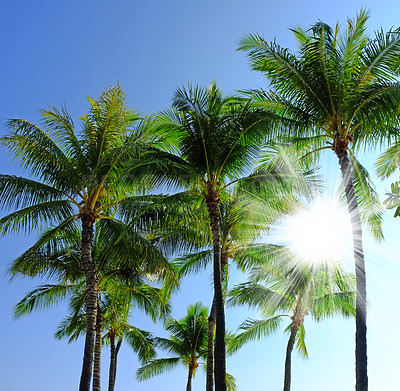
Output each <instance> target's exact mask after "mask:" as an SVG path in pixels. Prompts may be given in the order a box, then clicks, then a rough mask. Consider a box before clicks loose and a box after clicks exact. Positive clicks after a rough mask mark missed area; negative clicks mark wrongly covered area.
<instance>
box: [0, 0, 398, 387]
mask: <svg viewBox="0 0 400 391" xmlns="http://www.w3.org/2000/svg"><path fill="white" fill-rule="evenodd" d="M362 6H364V7H366V8H367V9H368V10H369V11H370V15H371V17H370V21H369V25H368V26H369V31H370V32H371V33H372V32H373V31H374V30H377V29H379V28H381V27H382V28H383V29H384V30H388V29H389V28H390V27H397V26H398V25H400V19H399V14H400V3H398V2H395V1H385V0H383V1H382V0H381V1H377V0H369V1H363V2H361V1H358V0H357V1H356V0H346V1H344V0H338V1H335V2H333V1H329V2H328V1H321V0H320V1H316V0H303V1H295V0H287V1H280V2H278V1H271V0H214V1H212V0H202V1H195V0H186V1H182V0H169V1H167V0H164V1H162V0H154V1H148V2H139V1H132V0H115V1H105V0H96V1H94V0H83V1H82V0H79V1H77V0H68V1H63V2H61V1H54V0H42V1H36V2H35V1H28V0H21V1H11V0H3V1H2V2H1V4H0V37H1V38H0V40H1V54H2V57H1V61H0V81H1V92H2V93H1V94H0V123H1V124H3V123H4V121H5V120H6V119H8V118H23V119H27V120H30V121H32V122H36V121H37V120H38V118H39V116H38V110H39V109H41V108H46V107H47V106H49V105H56V106H60V105H62V104H66V105H67V107H68V109H69V111H70V112H71V114H72V116H73V118H74V119H75V121H76V124H77V125H78V124H79V121H78V117H79V115H81V114H83V113H84V112H85V111H86V109H87V107H88V104H87V102H86V96H93V97H97V96H98V95H99V93H100V92H101V91H102V90H103V89H105V88H106V87H108V86H109V85H111V84H115V83H117V82H119V83H120V84H121V85H122V87H123V89H124V90H125V92H126V94H127V97H128V102H129V105H130V106H132V107H135V108H136V109H137V110H138V111H139V112H142V113H145V114H151V113H154V112H157V111H159V110H161V109H164V108H167V107H168V106H169V105H170V99H171V96H172V94H173V92H174V90H175V88H176V87H178V86H180V85H182V84H186V83H187V82H191V83H198V84H200V85H207V84H208V83H209V82H210V81H212V80H217V84H218V86H219V87H220V88H221V89H222V90H223V91H224V92H226V93H231V92H234V91H235V90H239V89H245V88H252V87H258V86H264V87H265V86H266V82H265V80H264V79H263V78H262V77H261V76H260V75H258V74H256V73H251V72H250V71H249V66H248V63H247V60H246V58H245V57H244V55H243V54H242V53H239V52H237V51H236V48H237V46H238V42H239V40H240V39H241V37H242V36H243V35H244V34H247V33H251V32H255V31H257V32H258V33H260V34H263V35H264V36H265V37H266V39H267V40H272V39H273V38H274V37H276V39H277V41H278V42H279V43H280V44H281V45H284V46H288V47H294V46H293V45H294V39H293V37H292V35H291V33H290V31H289V30H288V28H290V27H293V26H296V25H300V26H305V27H307V26H309V25H310V24H313V23H315V22H316V21H317V20H318V19H320V20H322V21H324V22H326V23H328V24H331V25H333V24H335V23H336V21H337V20H339V21H340V22H341V24H342V25H344V24H345V20H346V17H347V16H349V17H354V16H355V14H356V12H357V11H359V10H360V8H361V7H362ZM4 132H5V129H4V127H1V128H0V134H2V135H3V134H4ZM364 158H365V160H366V162H367V166H368V167H369V168H373V161H374V159H375V158H376V153H374V152H371V153H369V154H368V155H365V157H364ZM336 165H337V162H336V161H334V160H333V159H328V168H327V169H326V172H327V174H328V175H332V176H336V175H337V172H336V171H335V168H336ZM0 172H2V173H7V174H10V173H13V174H20V173H21V171H20V170H19V169H18V168H17V167H16V166H15V164H14V163H12V162H11V161H10V160H9V159H8V157H7V155H6V154H5V153H4V152H3V151H0ZM377 183H378V182H377ZM378 186H379V193H380V194H381V195H382V196H384V193H385V189H387V188H388V183H385V184H382V183H378ZM392 215H393V213H392V212H388V213H387V216H386V218H385V225H384V229H385V236H386V241H385V242H384V243H383V244H381V245H379V246H378V245H377V244H376V243H374V242H373V241H372V240H371V239H370V238H369V237H368V235H367V236H366V238H365V251H366V254H367V275H368V277H367V278H368V281H367V284H368V294H369V296H368V298H369V302H370V307H369V315H368V337H369V340H368V349H369V381H370V390H371V391H374V390H394V389H396V387H395V386H394V384H396V383H397V378H398V375H397V373H398V353H397V352H398V348H399V344H400V340H399V333H398V332H397V331H396V330H397V325H398V324H399V323H400V318H399V311H398V292H399V280H400V268H399V263H398V254H399V253H400V251H399V250H400V248H399V241H398V239H397V236H398V232H399V229H400V221H399V220H395V219H394V218H393V217H392ZM34 240H35V235H32V236H26V235H23V234H21V235H18V236H16V235H15V236H10V237H6V238H3V239H1V240H0V251H1V254H2V256H1V260H0V303H1V308H2V312H1V322H0V335H1V336H2V344H1V351H2V354H1V355H0V379H1V381H0V383H1V385H0V389H1V390H4V391H20V390H29V391H70V390H74V389H77V388H78V384H79V376H80V370H81V363H82V355H83V341H82V340H79V341H78V342H75V343H73V344H71V345H68V344H67V343H66V341H61V342H59V341H56V340H54V338H53V332H54V330H55V328H56V325H57V324H58V322H59V321H60V320H61V319H62V317H63V316H64V315H65V314H66V308H65V306H58V307H56V308H54V309H51V310H48V311H45V312H41V313H35V314H34V315H32V316H29V317H26V318H23V319H20V320H14V319H13V318H12V312H13V306H14V304H15V303H16V302H17V301H18V300H20V299H21V298H22V296H23V294H24V293H26V292H27V291H28V290H30V289H31V288H32V287H34V286H35V285H36V284H37V283H38V281H31V280H23V279H16V280H15V281H13V282H12V283H9V281H8V278H7V276H6V275H5V270H6V268H7V265H8V264H9V263H10V261H11V260H12V259H13V258H15V257H16V256H17V255H18V254H20V253H21V252H22V251H24V250H25V249H26V248H27V247H28V246H29V244H30V243H33V242H34ZM349 264H351V260H350V263H349ZM209 275H210V271H207V272H205V273H204V274H202V275H199V276H196V277H193V278H191V279H190V280H187V281H185V282H184V283H183V286H182V290H181V292H180V293H179V294H178V295H176V297H175V299H174V302H173V305H174V316H175V317H177V318H179V317H182V316H183V315H184V313H185V310H186V306H187V305H188V304H191V303H193V302H195V301H197V300H202V301H203V303H204V304H206V305H209V304H210V301H211V282H210V279H209ZM240 279H241V276H240V274H234V275H233V277H232V281H231V282H232V283H236V282H239V281H240ZM252 315H253V316H255V315H254V314H252ZM245 316H247V311H244V310H241V311H239V310H234V311H231V310H229V309H228V312H227V328H228V329H230V330H232V331H234V330H235V329H236V327H237V326H238V324H240V323H241V321H242V320H243V318H244V317H245ZM132 322H135V324H136V325H137V326H139V327H147V328H148V329H150V330H153V331H155V332H156V333H159V332H162V331H161V327H160V326H158V327H155V326H153V325H152V324H151V322H150V321H148V320H147V319H145V318H144V316H143V315H142V314H140V313H137V315H136V316H135V317H134V319H133V320H132ZM306 328H307V344H308V351H309V355H310V359H309V360H308V361H304V360H302V359H300V358H299V357H298V356H297V355H296V353H294V357H293V370H292V381H293V389H294V390H298V391H305V390H307V391H309V390H310V391H314V390H321V389H323V390H324V391H338V390H341V391H342V390H343V391H345V390H353V389H354V321H352V320H343V319H334V320H328V321H325V322H324V323H320V324H315V323H312V322H311V321H310V320H308V319H306ZM286 342H287V335H285V334H283V333H277V334H276V335H274V336H272V337H269V338H267V339H264V340H262V341H260V342H258V343H252V344H249V345H248V346H246V347H244V348H243V349H242V350H241V351H240V352H238V353H237V354H236V355H235V356H234V357H232V358H230V359H229V360H228V364H227V365H228V371H229V372H230V373H231V374H232V375H234V376H235V377H236V378H237V385H238V389H239V391H250V390H272V391H275V390H279V389H281V388H282V379H283V366H284V354H285V349H286ZM108 359H109V353H108V351H107V350H104V351H103V389H106V380H107V366H108ZM137 367H138V363H137V361H136V358H135V355H134V353H133V352H131V351H130V349H129V347H128V346H126V345H125V346H123V347H122V349H121V353H120V357H119V367H118V374H117V385H116V389H117V390H119V391H128V390H129V391H130V390H133V389H135V390H144V391H145V390H155V389H163V390H183V389H184V387H185V382H186V372H185V371H184V370H183V369H182V370H176V371H174V372H170V373H169V374H165V375H162V376H159V377H156V378H154V379H152V380H149V381H146V382H143V383H140V384H139V383H137V382H136V381H135V380H134V377H135V371H136V369H137ZM193 389H194V390H201V389H204V376H203V375H202V374H201V373H200V372H199V373H198V374H197V376H196V379H195V382H194V384H193Z"/></svg>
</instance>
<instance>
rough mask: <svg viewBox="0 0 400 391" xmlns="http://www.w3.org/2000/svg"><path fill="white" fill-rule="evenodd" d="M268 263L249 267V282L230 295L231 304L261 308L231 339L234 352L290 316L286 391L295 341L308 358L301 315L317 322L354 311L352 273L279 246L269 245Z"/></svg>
mask: <svg viewBox="0 0 400 391" xmlns="http://www.w3.org/2000/svg"><path fill="white" fill-rule="evenodd" d="M270 247H271V248H270V251H269V252H268V256H269V257H273V258H274V260H273V261H272V262H267V263H266V264H264V265H260V266H258V267H256V268H254V269H253V271H252V272H251V275H250V281H249V282H247V283H244V284H240V285H237V286H236V287H234V288H233V289H232V291H231V292H230V293H229V303H230V304H231V305H248V306H249V307H254V308H257V309H259V310H260V312H261V313H262V314H263V316H264V319H262V320H254V319H247V320H246V321H244V322H243V323H242V325H241V326H240V329H241V330H243V332H242V333H240V334H238V335H237V336H236V337H235V338H234V340H233V341H232V342H231V349H233V350H235V349H238V348H239V347H240V346H242V345H243V344H244V343H246V342H247V341H251V340H255V339H260V338H261V337H263V336H264V335H268V334H270V333H272V332H274V331H276V330H277V329H278V328H279V326H280V325H281V323H282V322H283V319H284V318H287V319H290V323H289V325H288V326H287V328H286V330H287V331H288V332H289V340H288V343H287V347H286V359H285V376H284V386H283V391H290V386H291V355H292V351H293V348H294V346H295V343H296V347H297V348H298V349H299V351H300V353H301V354H302V355H303V356H305V357H307V355H308V354H307V349H306V346H305V341H304V336H305V329H304V319H305V317H306V316H307V315H310V316H312V317H313V319H314V320H316V321H321V320H323V319H324V318H326V317H329V316H334V315H336V314H342V315H344V316H347V317H348V316H351V315H355V289H354V277H353V275H350V274H347V273H345V272H343V270H341V268H340V267H339V266H338V265H327V264H325V265H321V266H315V265H312V264H307V263H305V262H304V261H302V260H298V259H296V257H295V256H294V255H293V254H291V252H290V251H289V250H287V249H285V248H282V247H280V246H270Z"/></svg>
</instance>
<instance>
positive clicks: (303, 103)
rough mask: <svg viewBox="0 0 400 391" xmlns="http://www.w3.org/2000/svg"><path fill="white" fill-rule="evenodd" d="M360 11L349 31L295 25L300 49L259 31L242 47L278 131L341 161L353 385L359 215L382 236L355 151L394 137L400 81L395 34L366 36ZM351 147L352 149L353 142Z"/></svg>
mask: <svg viewBox="0 0 400 391" xmlns="http://www.w3.org/2000/svg"><path fill="white" fill-rule="evenodd" d="M367 20H368V15H367V13H366V12H365V11H364V10H361V11H360V13H359V14H358V15H357V17H356V18H355V19H354V20H351V19H349V20H348V23H347V30H346V31H345V32H343V33H342V32H341V31H340V28H339V24H337V25H336V26H335V28H331V27H329V26H328V25H326V24H325V23H322V22H319V23H316V24H315V25H313V26H311V28H310V29H308V30H304V29H302V28H300V27H298V28H295V29H292V31H293V33H294V35H295V36H296V38H297V42H298V52H297V53H293V52H291V51H290V50H289V49H286V48H283V47H281V46H279V45H278V44H277V43H276V42H275V41H274V42H272V43H268V42H266V41H265V40H264V39H263V38H262V37H261V36H259V35H257V34H253V35H249V36H247V37H245V38H244V39H243V40H242V42H241V44H240V48H239V49H240V50H243V51H244V52H246V53H247V54H248V56H249V58H250V62H251V66H252V69H253V70H257V71H260V72H262V73H263V74H265V75H266V76H267V78H268V80H269V83H270V86H271V90H270V91H268V92H266V91H253V93H252V95H253V97H254V98H255V100H256V101H257V102H258V103H259V104H261V105H263V106H264V107H265V108H266V109H267V110H270V111H272V112H274V113H275V114H277V115H279V116H280V117H281V118H282V121H283V126H281V127H279V128H277V129H278V131H277V133H278V134H279V135H280V136H283V135H286V136H290V137H291V139H292V140H293V141H294V142H295V143H296V144H297V146H298V147H299V148H303V150H305V151H307V152H308V153H310V151H311V152H313V151H320V150H323V149H331V150H333V152H334V153H335V154H336V156H337V157H338V160H339V165H340V170H341V173H342V177H343V186H344V191H345V197H346V200H347V205H348V210H349V214H350V218H351V222H352V227H353V243H354V259H355V270H356V279H357V316H356V338H355V340H356V389H357V391H366V390H367V389H368V376H367V339H366V330H367V328H366V306H365V303H366V276H365V261H364V252H363V245H362V219H364V220H365V221H367V223H369V225H370V226H371V228H372V232H373V233H374V234H375V236H376V237H377V238H381V237H382V232H381V229H380V222H381V219H382V211H381V209H380V208H379V207H378V206H377V205H378V203H377V202H375V201H376V200H375V199H376V193H375V191H374V189H373V188H372V187H371V184H370V181H369V177H368V174H367V172H366V170H365V169H364V168H363V167H362V166H361V165H360V163H359V162H358V161H357V160H356V159H355V156H354V151H355V150H357V148H358V149H360V148H361V147H365V146H370V145H372V144H375V143H377V142H382V141H384V140H385V139H389V138H390V137H392V136H394V135H395V131H394V130H395V127H394V126H393V125H394V121H395V120H396V119H395V115H394V114H395V113H396V112H397V110H398V107H399V101H400V85H399V83H398V82H397V79H396V77H395V76H396V74H395V70H396V69H397V68H398V60H399V53H400V34H399V31H398V30H396V31H391V32H388V33H386V34H385V33H384V32H382V31H378V32H377V33H376V34H375V37H374V38H373V39H369V37H368V36H367V34H366V22H367ZM351 145H352V146H353V148H352V150H351V149H350V146H351Z"/></svg>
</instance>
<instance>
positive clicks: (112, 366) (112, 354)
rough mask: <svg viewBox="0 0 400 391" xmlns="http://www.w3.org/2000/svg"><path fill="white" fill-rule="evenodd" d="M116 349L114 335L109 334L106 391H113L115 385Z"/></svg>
mask: <svg viewBox="0 0 400 391" xmlns="http://www.w3.org/2000/svg"><path fill="white" fill-rule="evenodd" d="M116 356H117V350H116V348H115V336H114V334H113V333H111V334H110V370H109V374H108V391H113V390H114V387H115V364H116Z"/></svg>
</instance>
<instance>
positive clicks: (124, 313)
mask: <svg viewBox="0 0 400 391" xmlns="http://www.w3.org/2000/svg"><path fill="white" fill-rule="evenodd" d="M95 227H96V229H95V235H94V242H93V251H92V256H93V260H94V262H95V263H96V268H97V272H98V276H99V279H98V286H97V288H96V291H97V292H98V299H97V300H98V311H97V319H96V339H95V348H94V361H95V362H94V367H93V368H94V372H93V391H98V390H100V359H101V345H102V343H101V335H102V331H103V328H105V327H106V326H107V327H111V329H109V333H110V335H111V334H113V335H114V337H115V335H117V334H121V331H122V330H125V334H127V335H128V337H129V340H130V341H131V342H132V343H131V345H132V346H133V347H134V349H135V351H139V353H140V354H141V355H142V357H143V359H147V356H146V355H145V353H146V351H145V350H143V346H144V345H143V346H142V345H140V343H141V342H143V343H146V341H145V338H144V336H145V335H146V333H147V332H144V331H143V330H139V329H137V328H135V327H133V326H130V325H128V323H127V318H128V316H129V315H130V312H129V311H130V308H131V307H132V303H133V302H134V303H136V306H139V307H141V308H142V309H143V310H144V311H145V312H146V313H147V314H148V315H150V316H151V317H152V319H153V320H156V319H159V317H160V316H161V315H163V314H166V313H167V312H168V311H169V306H168V304H167V303H166V301H165V300H166V299H167V297H165V295H164V293H163V291H162V290H160V289H157V288H153V287H151V286H149V285H147V284H146V283H145V281H144V279H145V278H146V276H147V277H148V278H151V279H153V280H154V279H158V280H159V281H160V278H163V277H166V276H169V277H170V282H171V281H172V274H173V271H172V268H171V267H170V265H169V263H168V262H167V260H166V259H165V258H164V257H163V255H162V254H161V253H160V252H159V250H157V249H156V248H154V246H153V245H152V244H151V243H150V242H148V241H147V240H146V239H145V238H143V237H141V236H140V235H139V234H137V233H136V232H135V231H134V230H132V228H131V226H127V225H124V224H122V223H118V222H114V221H111V220H100V221H98V222H97V223H96V224H95ZM44 235H46V233H45V234H44ZM80 242H81V235H80V232H79V230H75V231H71V232H68V233H66V232H65V231H60V232H58V234H57V235H56V236H55V237H54V238H53V239H52V240H51V241H49V242H47V243H45V245H43V246H42V247H37V246H36V245H34V246H33V248H31V249H28V250H27V251H25V252H24V253H23V254H22V255H20V256H19V257H18V258H17V259H16V260H14V261H13V263H12V265H11V267H10V269H9V272H10V274H11V275H12V277H14V276H16V275H17V274H22V275H24V276H30V277H37V276H42V277H43V276H44V277H48V278H51V279H54V278H56V280H57V282H56V283H55V284H54V283H53V284H43V285H40V286H39V287H38V288H36V289H34V290H33V291H31V292H29V293H28V294H27V295H26V296H25V297H24V298H23V299H22V300H21V301H20V302H19V303H18V304H17V305H16V310H15V315H16V316H17V317H20V316H22V315H26V314H29V313H31V312H32V311H33V310H38V309H42V308H43V307H45V306H47V307H48V306H50V305H54V304H55V303H57V302H58V301H59V300H61V299H64V298H65V297H67V296H69V297H70V307H71V311H72V314H71V316H69V317H68V318H67V320H66V321H64V322H63V323H62V326H61V327H60V329H59V330H58V332H57V333H56V336H57V337H59V338H60V337H63V336H70V342H71V341H72V340H75V339H76V338H78V337H79V336H80V335H82V334H83V335H84V334H85V332H86V327H85V321H84V319H85V317H86V314H85V312H86V309H85V296H86V288H85V287H86V282H85V275H84V273H83V271H82V269H81V267H80V262H81V258H80V251H79V243H80ZM117 294H118V297H117ZM105 303H107V304H105ZM117 310H119V311H120V314H118V311H117ZM110 314H111V315H112V316H111V315H110ZM117 315H119V317H117ZM110 321H111V326H109V324H110ZM128 329H129V332H128V331H127V330H128ZM141 337H142V338H141ZM110 341H111V338H110ZM135 341H136V345H135ZM121 342H122V339H121ZM111 346H112V344H111ZM118 350H119V349H118ZM112 357H113V356H112ZM114 358H115V359H114V360H112V362H113V363H114V364H115V365H114V366H113V371H112V374H113V377H112V379H113V381H114V383H115V376H116V354H115V357H114Z"/></svg>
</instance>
